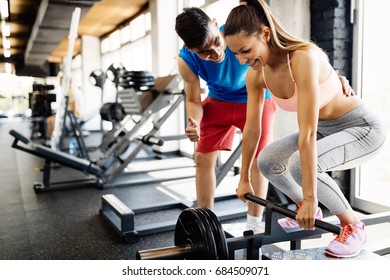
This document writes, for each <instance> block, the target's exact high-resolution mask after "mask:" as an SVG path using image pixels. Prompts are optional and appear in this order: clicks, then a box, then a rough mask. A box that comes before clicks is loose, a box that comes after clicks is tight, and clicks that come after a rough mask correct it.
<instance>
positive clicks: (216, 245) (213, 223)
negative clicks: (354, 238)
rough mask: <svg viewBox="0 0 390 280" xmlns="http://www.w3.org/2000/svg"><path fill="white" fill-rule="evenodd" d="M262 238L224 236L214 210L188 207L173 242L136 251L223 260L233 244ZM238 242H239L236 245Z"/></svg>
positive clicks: (323, 225)
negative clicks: (162, 246) (170, 244)
mask: <svg viewBox="0 0 390 280" xmlns="http://www.w3.org/2000/svg"><path fill="white" fill-rule="evenodd" d="M245 198H246V199H248V200H249V201H252V202H254V203H257V204H260V205H263V206H265V207H267V209H268V210H271V211H274V212H277V213H280V214H282V215H284V216H286V217H289V218H292V219H294V218H295V216H296V215H297V213H296V212H294V211H292V210H289V209H287V208H285V207H282V206H279V205H277V204H274V203H272V202H269V201H267V200H264V199H261V198H259V197H256V196H253V195H251V194H245ZM315 225H316V227H318V228H320V229H322V230H326V231H329V232H332V233H335V234H338V235H339V234H341V228H340V227H339V226H337V225H333V224H330V223H327V222H324V221H320V220H315ZM262 238H263V236H262V235H259V234H252V235H247V236H243V237H235V238H228V239H227V238H226V236H225V232H224V231H223V228H222V225H221V223H220V222H219V220H218V218H217V216H216V215H215V213H214V212H213V211H211V210H210V209H207V208H187V209H185V210H183V211H182V213H181V214H180V215H179V218H178V220H177V223H176V227H175V238H174V244H175V246H170V247H164V248H157V249H150V250H143V251H138V252H137V254H136V259H138V260H168V259H171V260H172V259H192V260H216V259H219V260H225V259H229V251H231V250H234V249H232V248H237V247H240V246H243V245H242V244H245V246H252V245H253V244H257V245H256V246H261V244H262ZM238 243H239V244H240V246H237V244H238ZM249 244H252V245H249ZM247 248H248V247H247ZM256 248H257V247H256Z"/></svg>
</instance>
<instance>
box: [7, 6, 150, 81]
mask: <svg viewBox="0 0 390 280" xmlns="http://www.w3.org/2000/svg"><path fill="white" fill-rule="evenodd" d="M8 1H9V18H8V19H7V23H8V24H9V25H10V29H11V35H10V36H9V37H8V39H9V40H10V42H11V57H10V58H5V57H4V56H3V44H2V40H1V43H0V62H11V63H13V64H14V65H15V69H16V75H29V76H45V75H46V76H48V75H49V74H50V72H52V70H51V69H53V68H56V65H58V64H60V63H61V62H62V61H63V58H64V57H65V56H66V55H67V49H68V38H67V37H68V35H69V29H70V25H71V20H72V14H73V12H74V10H75V8H76V7H79V8H80V9H81V15H80V21H79V26H78V36H79V38H78V39H77V40H76V42H75V47H74V52H73V55H74V56H75V55H77V54H78V53H79V52H80V46H81V40H80V36H82V35H93V36H97V37H103V36H105V35H107V34H109V33H110V32H111V31H113V30H115V29H117V28H119V27H120V26H121V25H123V24H125V23H126V22H128V21H129V20H131V18H133V17H134V16H136V15H137V14H139V13H140V12H142V11H143V10H145V9H147V7H148V0H131V1H130V0H8ZM0 33H1V31H0ZM57 68H58V67H57Z"/></svg>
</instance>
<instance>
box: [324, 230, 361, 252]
mask: <svg viewBox="0 0 390 280" xmlns="http://www.w3.org/2000/svg"><path fill="white" fill-rule="evenodd" d="M342 229H343V232H342V233H341V235H339V236H337V237H336V238H335V239H334V240H332V242H330V244H329V245H328V246H327V247H326V248H325V254H327V255H330V256H333V257H338V258H351V257H355V256H357V255H359V253H360V251H361V250H362V247H363V245H364V244H365V243H366V240H367V233H366V231H365V230H364V223H361V224H352V225H351V224H349V225H346V226H342Z"/></svg>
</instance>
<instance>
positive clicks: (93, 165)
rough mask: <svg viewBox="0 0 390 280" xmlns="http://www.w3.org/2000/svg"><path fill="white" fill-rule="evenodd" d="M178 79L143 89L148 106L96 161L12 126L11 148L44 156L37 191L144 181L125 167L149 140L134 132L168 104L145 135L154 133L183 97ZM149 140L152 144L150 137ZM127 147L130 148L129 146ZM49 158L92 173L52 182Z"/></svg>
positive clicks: (186, 175)
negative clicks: (53, 146)
mask: <svg viewBox="0 0 390 280" xmlns="http://www.w3.org/2000/svg"><path fill="white" fill-rule="evenodd" d="M180 81H181V79H180V77H179V76H177V75H171V76H167V77H161V78H157V79H156V81H155V87H154V88H153V90H152V91H149V92H148V93H143V94H152V95H155V96H156V97H155V99H154V100H153V101H152V102H151V103H150V105H149V106H148V107H147V109H146V110H144V112H143V113H142V115H141V119H140V120H139V121H138V122H137V123H135V125H134V126H133V128H132V129H131V130H130V131H124V130H123V132H124V135H123V136H122V137H121V138H120V139H118V142H117V143H115V144H114V145H111V146H110V147H108V148H107V149H106V150H105V152H104V154H103V155H102V157H101V158H100V159H99V160H96V161H92V160H87V159H84V158H78V157H76V156H72V155H69V154H67V153H64V152H61V151H56V150H53V149H48V148H47V147H43V146H42V145H39V144H35V143H31V141H30V140H29V139H28V138H26V137H24V136H23V135H21V134H19V133H18V132H16V131H14V130H11V131H10V134H11V135H12V136H14V137H15V140H14V142H13V144H12V147H13V148H16V149H20V150H23V151H25V152H28V153H31V154H33V155H35V156H38V157H41V158H44V159H45V160H46V161H45V166H44V167H43V169H42V171H43V182H42V183H34V190H35V191H37V192H44V191H51V190H62V189H69V188H77V187H86V186H97V187H99V188H102V187H108V186H119V185H126V186H131V185H135V184H140V183H146V182H145V180H144V179H143V180H142V181H140V180H136V179H134V178H133V175H134V174H133V173H128V172H124V171H125V169H126V168H127V167H128V165H129V163H130V162H131V161H132V160H133V159H134V158H135V157H136V155H137V154H138V153H139V152H140V151H141V150H142V149H143V146H144V145H145V143H146V142H148V141H140V140H138V138H139V135H137V133H138V132H139V130H140V129H141V127H143V126H144V125H145V124H146V122H147V120H149V119H150V118H151V116H152V115H153V114H154V113H155V112H157V111H159V110H161V109H162V108H166V107H168V110H167V111H166V112H165V113H164V114H163V115H162V116H161V117H160V118H159V119H158V120H157V121H156V122H153V128H152V129H151V130H150V131H149V133H147V134H148V135H154V134H155V133H156V132H157V131H158V130H159V129H160V127H161V125H162V124H163V123H164V122H165V121H166V120H167V118H168V117H169V116H170V115H171V114H172V113H173V112H174V110H176V108H177V107H178V106H179V104H180V103H181V102H182V101H183V100H184V96H183V94H182V91H178V90H177V89H178V84H179V82H180ZM126 91H135V89H133V88H130V89H126ZM19 141H20V142H21V143H24V145H20V144H21V143H20V142H19ZM148 143H149V144H153V143H152V142H151V141H149V142H148ZM160 143H161V142H160ZM133 144H134V145H133ZM129 147H130V148H131V149H128V148H129ZM52 162H56V163H59V164H61V165H64V166H68V167H70V168H73V169H76V170H79V171H82V172H84V173H87V175H92V176H89V177H88V178H83V179H80V180H77V181H63V182H51V181H50V172H51V163H52ZM186 167H188V168H191V170H192V169H193V165H192V166H186ZM165 168H166V167H165ZM127 175H128V176H127ZM193 176H194V171H193V172H180V173H178V174H176V176H174V177H171V178H164V180H165V181H167V180H177V179H183V178H190V177H193ZM159 181H161V180H160V179H158V178H152V179H151V180H150V181H149V182H159Z"/></svg>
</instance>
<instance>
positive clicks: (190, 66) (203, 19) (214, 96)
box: [175, 8, 276, 232]
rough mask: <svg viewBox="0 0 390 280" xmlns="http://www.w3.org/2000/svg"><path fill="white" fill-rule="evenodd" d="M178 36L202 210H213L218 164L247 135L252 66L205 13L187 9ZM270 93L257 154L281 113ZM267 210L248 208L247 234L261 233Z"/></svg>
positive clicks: (258, 181)
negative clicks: (241, 134) (237, 137)
mask: <svg viewBox="0 0 390 280" xmlns="http://www.w3.org/2000/svg"><path fill="white" fill-rule="evenodd" d="M175 29H176V32H177V34H178V35H179V37H180V38H181V39H182V40H183V41H184V47H183V48H182V49H181V50H180V52H179V72H180V74H181V76H182V78H183V80H184V90H185V93H186V110H187V117H188V126H187V128H186V135H187V137H188V138H189V139H190V140H191V141H193V142H197V147H196V151H195V164H196V194H197V203H198V206H199V207H207V208H210V209H213V207H214V194H215V189H216V178H215V171H214V170H215V164H216V160H217V157H218V154H219V151H221V150H231V149H232V143H233V138H234V135H235V133H236V128H239V129H240V130H241V131H242V130H243V129H244V125H245V119H246V101H247V92H246V86H245V78H246V73H247V70H248V68H249V66H248V65H241V64H240V63H239V61H238V60H237V59H236V57H235V55H234V54H233V53H232V52H231V51H230V50H229V48H228V47H227V45H226V43H225V40H224V37H223V27H222V28H218V24H217V22H216V21H215V20H211V19H210V18H209V17H208V16H207V15H206V14H205V13H204V12H203V11H202V10H201V9H199V8H187V9H184V10H183V12H182V13H181V14H180V15H178V16H177V17H176V27H175ZM200 79H203V80H204V81H206V83H207V86H208V96H207V97H206V99H205V100H204V101H203V102H202V101H201V86H200ZM270 98H271V95H270V94H269V92H268V91H267V94H266V101H265V106H264V109H263V112H262V134H261V137H260V139H259V144H258V150H257V153H256V157H257V154H258V153H259V152H260V150H261V149H262V148H263V147H264V146H265V145H267V144H268V143H269V142H270V141H271V138H272V125H273V119H274V113H275V110H276V107H275V104H274V103H273V101H272V99H270ZM256 157H255V158H254V159H253V164H252V166H251V182H252V186H253V189H254V194H255V195H256V196H258V197H262V198H265V197H266V195H267V191H268V182H267V180H266V179H265V178H264V177H263V176H262V175H261V173H260V170H259V168H258V166H257V163H256ZM262 214H263V207H261V206H260V205H257V204H255V203H249V204H248V214H247V227H246V230H253V231H254V232H259V231H260V230H261V228H260V223H261V219H262Z"/></svg>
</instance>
